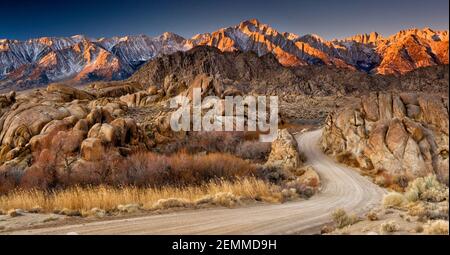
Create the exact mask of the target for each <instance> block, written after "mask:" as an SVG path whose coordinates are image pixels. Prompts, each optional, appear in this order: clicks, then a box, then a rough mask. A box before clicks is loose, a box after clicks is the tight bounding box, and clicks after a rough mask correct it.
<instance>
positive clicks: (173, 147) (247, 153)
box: [159, 131, 271, 162]
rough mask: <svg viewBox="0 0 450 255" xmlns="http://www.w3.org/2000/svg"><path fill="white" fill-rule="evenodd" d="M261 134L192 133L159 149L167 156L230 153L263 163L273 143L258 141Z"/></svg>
mask: <svg viewBox="0 0 450 255" xmlns="http://www.w3.org/2000/svg"><path fill="white" fill-rule="evenodd" d="M258 138H259V133H258V132H251V131H245V132H240V131H234V132H223V131H214V132H190V133H189V135H188V136H186V137H185V138H183V139H181V140H177V141H175V142H173V143H169V144H167V145H164V146H162V147H161V148H159V152H161V153H164V154H166V155H170V154H174V153H178V152H180V151H183V152H186V153H188V154H197V153H229V154H232V155H236V156H237V157H240V158H243V159H249V160H252V161H255V162H263V161H265V160H266V159H267V157H268V156H269V154H270V151H271V143H263V142H260V141H259V140H258Z"/></svg>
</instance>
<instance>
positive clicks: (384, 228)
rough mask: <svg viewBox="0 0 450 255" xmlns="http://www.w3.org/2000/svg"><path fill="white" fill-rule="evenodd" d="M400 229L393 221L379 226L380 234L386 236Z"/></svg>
mask: <svg viewBox="0 0 450 255" xmlns="http://www.w3.org/2000/svg"><path fill="white" fill-rule="evenodd" d="M399 229H400V226H399V225H398V224H397V223H396V222H395V221H388V222H383V223H381V225H380V233H382V234H388V233H394V232H397V231H398V230H399Z"/></svg>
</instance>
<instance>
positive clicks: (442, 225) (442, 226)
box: [424, 220, 449, 235]
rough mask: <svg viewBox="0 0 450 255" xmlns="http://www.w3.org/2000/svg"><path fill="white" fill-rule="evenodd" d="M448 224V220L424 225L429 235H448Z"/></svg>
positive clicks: (425, 231)
mask: <svg viewBox="0 0 450 255" xmlns="http://www.w3.org/2000/svg"><path fill="white" fill-rule="evenodd" d="M448 224H449V223H448V221H446V220H435V221H429V222H428V223H427V224H425V225H424V233H426V234H429V235H448V234H449V233H448Z"/></svg>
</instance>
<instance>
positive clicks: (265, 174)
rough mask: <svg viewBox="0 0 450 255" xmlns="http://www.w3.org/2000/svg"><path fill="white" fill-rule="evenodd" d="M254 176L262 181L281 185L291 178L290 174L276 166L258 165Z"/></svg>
mask: <svg viewBox="0 0 450 255" xmlns="http://www.w3.org/2000/svg"><path fill="white" fill-rule="evenodd" d="M256 175H257V177H258V178H261V179H263V180H266V181H269V182H272V183H275V184H281V183H283V182H284V181H285V180H287V179H289V178H290V177H291V176H292V173H291V172H289V171H288V170H286V169H285V168H284V167H282V166H278V165H258V166H257V168H256Z"/></svg>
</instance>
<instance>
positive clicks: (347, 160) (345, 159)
mask: <svg viewBox="0 0 450 255" xmlns="http://www.w3.org/2000/svg"><path fill="white" fill-rule="evenodd" d="M336 160H337V161H338V162H340V163H343V164H346V165H349V166H352V167H359V162H358V160H357V159H356V158H355V156H354V155H353V154H352V153H350V152H343V153H339V154H338V155H336Z"/></svg>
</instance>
